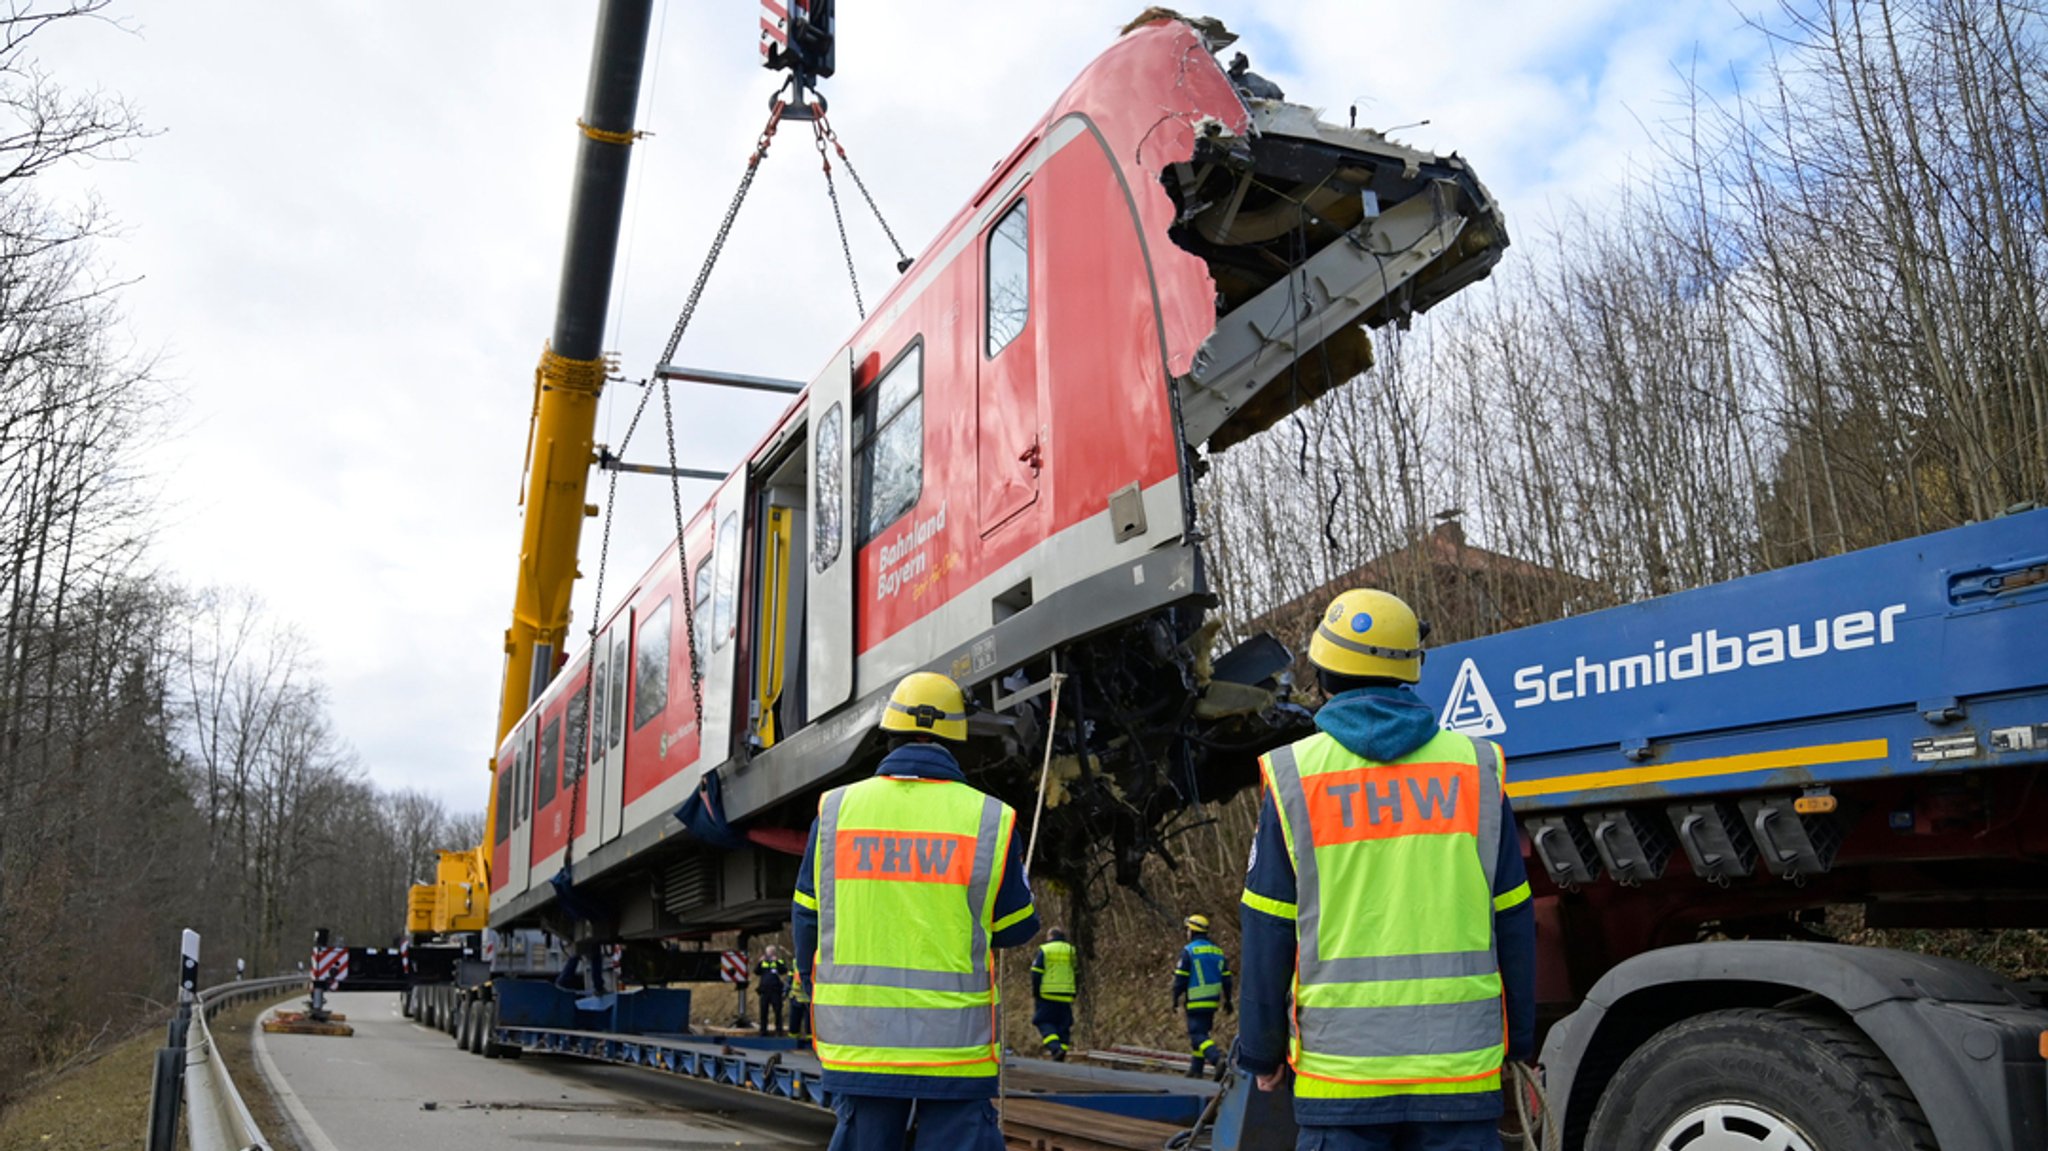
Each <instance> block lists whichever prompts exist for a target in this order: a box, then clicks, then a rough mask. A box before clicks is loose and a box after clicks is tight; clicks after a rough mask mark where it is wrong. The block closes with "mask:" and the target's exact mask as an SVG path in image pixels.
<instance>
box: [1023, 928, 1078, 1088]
mask: <svg viewBox="0 0 2048 1151" xmlns="http://www.w3.org/2000/svg"><path fill="white" fill-rule="evenodd" d="M1078 970H1079V969H1078V968H1077V967H1075V965H1074V945H1073V944H1071V943H1068V942H1067V933H1066V932H1065V931H1063V930H1061V929H1060V928H1057V927H1055V928H1053V929H1052V930H1051V931H1049V932H1046V941H1045V943H1044V944H1043V945H1041V946H1040V947H1039V949H1038V958H1037V959H1035V960H1033V961H1032V963H1031V999H1032V1009H1031V1025H1032V1026H1033V1027H1036V1028H1038V1033H1039V1034H1040V1035H1042V1036H1044V1039H1043V1040H1042V1041H1041V1045H1042V1046H1043V1047H1044V1048H1045V1053H1046V1054H1047V1055H1050V1056H1052V1060H1053V1062H1055V1063H1065V1062H1066V1061H1067V1052H1069V1051H1071V1050H1073V1049H1074V994H1075V992H1077V991H1078V990H1079V989H1080V986H1081V981H1080V979H1079V977H1078V975H1077V972H1078Z"/></svg>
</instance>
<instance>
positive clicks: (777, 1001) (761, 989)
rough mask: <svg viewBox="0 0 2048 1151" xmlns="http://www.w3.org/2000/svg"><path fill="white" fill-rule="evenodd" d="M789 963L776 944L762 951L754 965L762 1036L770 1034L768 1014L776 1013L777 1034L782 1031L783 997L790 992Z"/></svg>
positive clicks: (755, 992)
mask: <svg viewBox="0 0 2048 1151" xmlns="http://www.w3.org/2000/svg"><path fill="white" fill-rule="evenodd" d="M788 977H789V961H788V960H785V959H783V958H782V952H781V951H779V950H777V948H776V946H775V945H774V944H772V943H771V944H769V945H768V946H767V947H764V948H762V949H761V958H760V960H759V961H757V962H756V963H755V964H754V997H755V998H756V999H758V1000H760V1003H761V1034H763V1035H766V1034H768V1013H769V1012H770V1011H773V1012H774V1013H775V1033H776V1034H777V1035H781V1034H783V1030H782V997H783V996H784V995H786V994H788V992H789V982H788Z"/></svg>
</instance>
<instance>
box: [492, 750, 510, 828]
mask: <svg viewBox="0 0 2048 1151" xmlns="http://www.w3.org/2000/svg"><path fill="white" fill-rule="evenodd" d="M497 824H498V826H497V829H496V831H495V832H494V833H493V836H492V842H494V843H503V842H505V839H506V837H508V836H510V835H511V834H512V767H511V765H509V764H507V765H506V766H505V767H503V768H500V769H499V771H498V812H497Z"/></svg>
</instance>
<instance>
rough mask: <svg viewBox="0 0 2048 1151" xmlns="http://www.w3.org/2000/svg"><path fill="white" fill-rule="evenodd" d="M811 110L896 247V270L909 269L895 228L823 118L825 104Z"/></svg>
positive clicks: (886, 234)
mask: <svg viewBox="0 0 2048 1151" xmlns="http://www.w3.org/2000/svg"><path fill="white" fill-rule="evenodd" d="M813 111H814V112H815V114H816V116H817V120H816V121H815V124H816V126H817V131H818V133H819V135H821V136H823V137H824V138H825V140H826V141H827V142H828V143H830V144H831V145H832V149H833V150H834V151H836V152H838V153H839V162H840V163H842V164H844V165H846V174H847V175H849V176H851V177H853V186H854V187H856V188H858V189H860V198H861V199H863V200H866V201H867V205H868V211H870V212H873V213H874V214H875V223H877V224H880V225H881V226H882V234H883V235H885V236H887V237H889V246H890V247H891V248H894V249H896V270H897V271H898V272H907V271H909V270H910V257H909V256H906V255H904V254H903V245H902V243H900V242H899V241H898V240H897V239H896V229H894V228H891V227H890V226H889V221H888V220H887V219H885V218H884V217H883V216H882V209H881V208H880V207H879V206H877V205H876V203H875V198H874V197H873V196H871V195H869V194H868V185H867V181H865V180H863V179H861V178H860V170H859V169H857V168H855V167H854V166H853V157H851V156H848V155H847V154H846V145H844V144H841V143H840V142H839V133H837V132H834V131H833V130H832V122H831V121H830V120H827V119H826V118H825V105H824V104H823V103H819V104H818V105H817V106H816V108H815V109H813Z"/></svg>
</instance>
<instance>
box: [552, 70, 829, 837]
mask: <svg viewBox="0 0 2048 1151" xmlns="http://www.w3.org/2000/svg"><path fill="white" fill-rule="evenodd" d="M788 107H789V106H788V105H787V104H785V103H783V102H782V101H781V100H777V101H775V102H774V103H773V104H772V105H770V106H769V111H768V124H767V126H766V127H764V128H762V129H761V135H760V136H759V137H758V138H756V139H755V141H754V154H753V155H751V156H749V157H747V170H746V172H745V173H744V174H742V175H741V176H740V186H739V188H738V189H737V190H736V191H734V192H733V196H732V203H731V204H729V205H727V206H726V209H725V218H724V219H723V220H720V221H719V224H718V234H717V235H715V236H713V237H712V239H711V250H710V251H709V252H708V253H707V254H706V255H705V257H704V266H703V267H702V268H700V269H699V270H698V272H697V281H696V283H694V284H692V285H691V286H690V294H689V296H688V297H687V298H686V299H685V300H684V301H683V311H682V314H681V315H679V316H677V317H676V326H675V328H674V329H673V330H672V331H670V332H669V336H668V344H667V345H666V346H665V347H663V348H662V351H661V359H660V360H659V361H657V363H662V364H666V363H669V362H671V361H672V360H674V358H675V354H676V347H677V345H679V344H681V343H682V342H683V333H684V332H686V331H688V330H689V327H690V320H691V318H692V317H694V316H695V315H696V314H697V302H698V301H699V300H701V299H702V298H703V296H704V286H705V285H706V284H708V283H710V281H711V269H712V268H714V267H716V266H717V264H718V257H719V254H720V253H721V252H723V251H724V250H725V241H726V237H728V236H730V235H731V234H732V225H733V221H734V220H736V219H738V218H739V214H740V205H742V204H744V203H746V200H747V192H748V191H749V190H751V189H752V188H753V186H754V175H755V173H757V172H759V171H760V170H761V161H762V160H765V159H767V158H768V146H769V145H770V144H772V143H774V142H775V129H776V126H777V125H779V124H781V123H782V113H783V112H784V111H785V110H786V109H787V108H788ZM653 395H654V389H653V388H651V387H646V386H645V385H643V390H642V391H641V393H640V402H639V403H638V404H637V405H635V406H634V408H633V418H632V419H631V420H629V421H628V422H627V424H626V434H625V435H624V436H622V437H621V438H620V439H619V446H618V448H617V450H616V451H615V452H614V453H613V454H614V455H617V456H620V457H624V455H625V453H626V446H627V445H628V444H630V443H632V442H633V433H634V431H636V430H637V429H638V428H639V427H640V418H641V417H642V416H643V415H645V414H646V412H647V401H648V400H649V399H651V398H653ZM661 412H662V417H663V422H664V423H665V424H667V430H668V462H669V481H668V482H669V493H670V495H671V497H672V499H673V501H674V504H675V515H676V563H677V566H679V567H681V568H682V573H683V636H684V642H685V643H686V644H687V645H688V648H689V653H690V705H691V712H690V714H691V715H694V716H696V717H697V719H696V722H697V730H698V732H699V736H698V738H699V741H700V742H701V740H702V738H703V737H702V732H703V730H704V670H703V666H702V664H701V663H700V662H699V660H698V657H697V613H696V589H695V587H694V586H693V583H694V581H693V580H692V578H691V575H692V573H691V571H690V555H689V551H688V549H686V548H685V547H684V546H683V526H684V525H683V486H682V479H681V477H680V476H678V475H676V474H675V465H676V421H675V413H674V411H673V409H672V407H671V406H670V402H669V385H668V381H667V380H663V381H662V382H661ZM618 494H619V473H617V472H613V473H611V479H610V481H609V482H608V483H607V484H606V486H605V497H604V531H603V534H602V536H601V537H600V542H599V544H598V550H597V586H596V588H595V590H594V592H593V594H592V597H591V601H590V631H589V632H588V635H589V643H588V645H587V647H586V650H587V651H589V652H590V653H591V654H592V657H593V659H594V658H595V655H596V652H597V629H598V624H599V622H600V621H602V620H603V619H604V575H605V569H606V567H607V566H608V563H607V561H609V559H610V558H611V550H612V511H613V509H614V508H616V507H617V506H618ZM715 530H716V529H715V526H714V531H715ZM609 686H610V690H611V691H618V690H619V687H618V685H616V684H611V685H609ZM596 694H597V675H596V668H595V666H593V667H592V668H591V674H590V675H589V676H588V677H587V678H586V679H585V680H584V681H583V731H584V735H585V736H586V738H588V737H591V736H592V735H594V734H595V732H596V729H597V726H598V723H597V721H598V718H599V717H598V715H597V709H596V707H595V706H594V705H595V703H596ZM607 710H609V708H607ZM583 754H584V755H585V757H586V758H585V759H584V762H582V763H580V764H578V765H577V768H576V786H575V789H574V790H573V791H571V792H570V795H569V836H568V843H567V844H565V845H564V847H563V849H562V870H563V871H564V872H565V873H568V872H569V869H570V865H571V864H572V863H573V862H574V860H575V856H576V815H577V813H578V810H579V809H580V808H581V806H582V799H583V780H584V779H585V777H587V776H588V775H589V774H590V772H589V770H588V768H589V759H588V754H589V753H588V750H587V748H586V750H585V752H584V753H583Z"/></svg>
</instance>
